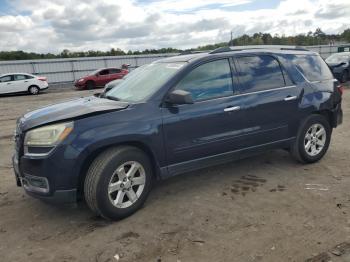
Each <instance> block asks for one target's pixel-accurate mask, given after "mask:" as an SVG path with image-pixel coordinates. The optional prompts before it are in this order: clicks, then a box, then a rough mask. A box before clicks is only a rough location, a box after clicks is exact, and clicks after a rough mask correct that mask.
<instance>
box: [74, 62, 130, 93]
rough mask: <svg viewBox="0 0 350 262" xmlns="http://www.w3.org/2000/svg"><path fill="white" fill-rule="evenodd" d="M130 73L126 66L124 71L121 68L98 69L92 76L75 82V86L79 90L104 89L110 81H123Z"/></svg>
mask: <svg viewBox="0 0 350 262" xmlns="http://www.w3.org/2000/svg"><path fill="white" fill-rule="evenodd" d="M128 73H129V71H128V70H127V68H125V66H123V68H122V69H120V68H102V69H97V70H95V71H94V72H92V73H91V74H89V75H87V76H84V77H82V78H80V79H78V80H76V81H75V83H74V85H75V87H76V88H78V89H94V88H95V87H104V86H105V84H107V83H109V82H110V81H113V80H116V79H121V78H123V77H124V76H125V75H126V74H128Z"/></svg>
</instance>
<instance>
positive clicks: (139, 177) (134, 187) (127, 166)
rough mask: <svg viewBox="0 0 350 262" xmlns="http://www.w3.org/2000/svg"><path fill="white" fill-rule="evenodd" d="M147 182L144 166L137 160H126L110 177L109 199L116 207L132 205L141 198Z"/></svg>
mask: <svg viewBox="0 0 350 262" xmlns="http://www.w3.org/2000/svg"><path fill="white" fill-rule="evenodd" d="M145 183H146V173H145V169H144V168H143V166H142V165H141V164H140V163H138V162H136V161H129V162H126V163H124V164H122V165H120V166H119V167H118V168H117V169H116V171H115V172H114V173H113V175H112V177H111V179H110V182H109V184H108V196H109V200H110V201H111V203H112V204H113V205H114V206H115V207H118V208H127V207H130V206H131V205H133V204H134V203H135V202H136V201H137V200H138V199H139V198H140V196H141V194H142V192H143V190H144V187H145Z"/></svg>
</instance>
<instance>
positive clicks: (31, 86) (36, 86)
mask: <svg viewBox="0 0 350 262" xmlns="http://www.w3.org/2000/svg"><path fill="white" fill-rule="evenodd" d="M33 87H35V88H37V89H38V92H37V93H36V94H38V93H39V92H40V87H39V86H38V85H30V86H28V89H27V90H28V93H30V94H34V93H32V92H31V91H30V89H31V88H33Z"/></svg>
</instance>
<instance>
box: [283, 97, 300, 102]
mask: <svg viewBox="0 0 350 262" xmlns="http://www.w3.org/2000/svg"><path fill="white" fill-rule="evenodd" d="M295 99H297V96H287V97H286V98H285V99H284V101H291V100H295Z"/></svg>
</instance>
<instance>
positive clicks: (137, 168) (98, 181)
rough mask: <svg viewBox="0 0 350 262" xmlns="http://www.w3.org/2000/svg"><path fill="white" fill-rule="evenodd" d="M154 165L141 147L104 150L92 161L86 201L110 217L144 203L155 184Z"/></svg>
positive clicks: (86, 188) (87, 179) (121, 216)
mask: <svg viewBox="0 0 350 262" xmlns="http://www.w3.org/2000/svg"><path fill="white" fill-rule="evenodd" d="M152 178H153V175H152V167H151V163H150V161H149V158H148V157H147V155H146V154H145V153H144V152H142V151H141V150H139V149H138V148H135V147H131V146H121V147H114V148H110V149H107V150H106V151H104V152H102V153H101V154H100V155H99V156H98V157H97V158H96V159H95V160H94V161H93V162H92V164H91V166H90V168H89V170H88V173H87V175H86V179H85V183H84V194H85V200H86V202H87V205H88V206H89V207H90V209H91V210H92V211H94V212H95V213H96V214H97V215H100V216H102V217H104V218H107V219H111V220H119V219H122V218H125V217H127V216H130V215H131V214H133V213H134V212H136V211H137V210H138V209H140V208H141V207H142V205H143V204H144V202H145V201H146V198H147V196H148V194H149V192H150V190H151V186H152Z"/></svg>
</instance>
